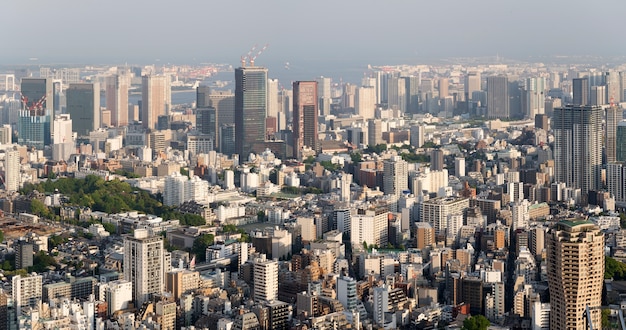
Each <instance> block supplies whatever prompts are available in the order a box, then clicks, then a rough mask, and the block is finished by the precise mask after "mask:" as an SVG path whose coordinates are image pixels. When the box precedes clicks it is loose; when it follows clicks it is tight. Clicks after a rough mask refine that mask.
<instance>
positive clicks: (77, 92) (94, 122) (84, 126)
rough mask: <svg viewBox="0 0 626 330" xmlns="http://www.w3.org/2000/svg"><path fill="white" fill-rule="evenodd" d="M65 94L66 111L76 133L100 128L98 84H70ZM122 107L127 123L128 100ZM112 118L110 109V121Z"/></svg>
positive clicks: (87, 133) (86, 133)
mask: <svg viewBox="0 0 626 330" xmlns="http://www.w3.org/2000/svg"><path fill="white" fill-rule="evenodd" d="M107 79H108V78H107ZM65 95H66V102H67V113H68V114H69V115H70V117H71V118H72V131H74V132H76V133H78V135H82V136H87V135H89V132H91V131H94V130H96V129H98V128H100V84H98V83H78V84H70V86H69V87H68V88H67V91H66V92H65ZM107 96H108V95H107ZM126 99H127V100H128V95H126ZM124 109H125V113H126V122H125V124H126V125H127V124H128V101H126V107H125V108H124ZM109 110H110V109H109ZM113 119H114V116H113V111H111V121H112V122H113ZM115 126H117V124H115Z"/></svg>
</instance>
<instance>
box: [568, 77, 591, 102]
mask: <svg viewBox="0 0 626 330" xmlns="http://www.w3.org/2000/svg"><path fill="white" fill-rule="evenodd" d="M589 92H590V90H589V79H587V78H574V79H573V80H572V104H574V105H588V104H589Z"/></svg>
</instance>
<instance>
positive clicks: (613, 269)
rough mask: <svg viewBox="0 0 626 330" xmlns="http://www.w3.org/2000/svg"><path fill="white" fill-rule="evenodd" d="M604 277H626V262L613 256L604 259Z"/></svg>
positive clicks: (617, 279)
mask: <svg viewBox="0 0 626 330" xmlns="http://www.w3.org/2000/svg"><path fill="white" fill-rule="evenodd" d="M604 278H606V279H609V278H612V279H614V280H616V281H619V280H623V279H626V264H625V263H623V262H620V261H617V260H615V259H613V258H611V257H606V258H605V261H604Z"/></svg>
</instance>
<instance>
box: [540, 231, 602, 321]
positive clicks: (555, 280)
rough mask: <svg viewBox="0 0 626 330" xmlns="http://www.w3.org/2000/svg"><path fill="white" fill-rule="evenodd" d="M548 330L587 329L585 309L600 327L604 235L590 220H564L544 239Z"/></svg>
mask: <svg viewBox="0 0 626 330" xmlns="http://www.w3.org/2000/svg"><path fill="white" fill-rule="evenodd" d="M546 247H547V250H548V260H547V261H548V262H547V265H548V285H549V289H550V307H551V309H550V329H555V330H558V329H567V330H571V329H580V330H583V329H587V325H586V316H585V309H586V307H590V308H591V320H592V322H593V325H594V326H595V327H598V328H599V327H600V325H601V310H600V309H594V308H595V307H600V306H602V285H603V283H604V234H603V233H602V232H601V231H600V229H599V228H598V227H597V226H596V225H595V224H594V223H593V222H591V221H585V220H577V219H574V220H565V221H560V222H559V223H557V224H556V225H555V226H554V227H553V228H551V229H550V230H549V231H548V233H547V237H546Z"/></svg>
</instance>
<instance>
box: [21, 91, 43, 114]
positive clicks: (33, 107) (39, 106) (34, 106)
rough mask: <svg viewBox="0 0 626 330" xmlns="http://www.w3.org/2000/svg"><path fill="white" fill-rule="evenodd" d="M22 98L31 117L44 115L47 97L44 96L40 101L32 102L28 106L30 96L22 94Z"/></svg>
mask: <svg viewBox="0 0 626 330" xmlns="http://www.w3.org/2000/svg"><path fill="white" fill-rule="evenodd" d="M20 98H21V100H22V104H23V105H24V109H25V110H28V111H30V116H31V117H34V116H43V115H44V109H43V103H44V102H45V101H46V96H45V95H44V96H42V97H41V99H39V101H36V102H32V103H31V104H28V96H26V95H24V94H21V97H20Z"/></svg>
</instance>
